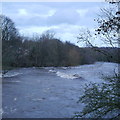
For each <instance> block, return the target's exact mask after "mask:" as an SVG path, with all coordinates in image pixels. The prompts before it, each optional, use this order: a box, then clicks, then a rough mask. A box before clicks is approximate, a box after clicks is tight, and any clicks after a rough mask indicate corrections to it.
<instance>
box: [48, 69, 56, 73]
mask: <svg viewBox="0 0 120 120" xmlns="http://www.w3.org/2000/svg"><path fill="white" fill-rule="evenodd" d="M49 72H51V73H56V72H57V71H56V70H52V69H51V70H49Z"/></svg>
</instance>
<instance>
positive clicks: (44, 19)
mask: <svg viewBox="0 0 120 120" xmlns="http://www.w3.org/2000/svg"><path fill="white" fill-rule="evenodd" d="M105 6H107V3H105V2H45V3H44V2H3V3H2V14H4V15H6V16H8V17H10V18H11V19H12V20H13V21H14V22H15V25H16V28H18V30H19V32H20V34H22V35H24V36H33V34H42V33H44V32H45V31H47V30H49V31H51V32H54V33H55V37H57V38H59V39H60V40H61V41H70V42H71V43H74V44H76V45H77V44H79V45H80V43H77V36H78V34H79V32H80V31H81V30H84V29H89V30H91V31H94V29H95V28H96V27H97V23H96V22H95V21H94V19H95V18H98V14H99V12H100V8H103V7H105ZM97 44H99V45H101V44H102V43H100V42H99V41H97Z"/></svg>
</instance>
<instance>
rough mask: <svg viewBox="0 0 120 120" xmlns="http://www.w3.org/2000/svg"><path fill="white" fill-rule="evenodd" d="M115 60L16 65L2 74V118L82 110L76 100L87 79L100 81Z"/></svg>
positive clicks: (65, 114)
mask: <svg viewBox="0 0 120 120" xmlns="http://www.w3.org/2000/svg"><path fill="white" fill-rule="evenodd" d="M116 67H117V64H115V63H95V64H92V65H82V66H78V67H43V68H34V67H33V68H19V69H15V70H11V71H9V72H8V73H6V74H5V75H4V77H3V80H2V82H3V84H2V85H3V86H2V87H3V91H2V96H3V101H2V106H3V111H2V112H3V118H65V117H67V118H70V117H73V115H74V113H75V112H78V111H80V110H82V108H83V106H84V105H83V104H82V103H79V104H78V103H77V101H78V100H79V97H80V96H81V95H82V94H83V93H84V85H85V84H86V83H89V82H99V83H100V82H103V80H102V79H101V74H103V73H104V74H106V75H108V74H111V73H112V72H113V71H114V69H116Z"/></svg>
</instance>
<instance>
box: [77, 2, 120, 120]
mask: <svg viewBox="0 0 120 120" xmlns="http://www.w3.org/2000/svg"><path fill="white" fill-rule="evenodd" d="M112 5H113V6H114V7H113V8H114V10H112V11H111V10H107V9H102V16H103V17H102V18H100V19H97V22H98V24H99V27H98V29H96V34H95V35H96V36H101V37H102V38H104V39H103V40H104V42H105V43H106V42H107V44H109V45H110V46H111V47H113V48H114V45H116V43H117V44H118V45H119V42H120V39H119V37H118V35H119V31H120V10H119V9H118V8H119V7H120V6H119V5H120V2H118V3H114V4H112ZM116 7H117V9H116ZM115 10H116V11H115ZM90 38H92V35H91V34H90V32H89V31H87V37H86V36H84V34H80V35H79V37H78V39H79V40H83V41H84V42H86V43H87V44H88V45H89V46H90V47H91V48H93V49H94V50H99V49H97V48H96V47H95V46H94V45H93V44H92V42H90ZM118 47H119V46H118ZM99 52H101V53H103V54H104V55H105V56H106V57H108V53H107V52H105V51H99ZM118 67H119V66H118ZM103 79H104V80H105V82H104V83H101V84H96V83H90V84H89V85H87V86H86V87H85V92H84V95H83V96H81V97H80V99H79V101H78V102H82V103H84V104H85V107H84V108H83V110H82V111H81V112H78V113H76V115H75V117H77V118H81V117H83V118H85V117H87V118H110V119H115V118H117V119H120V105H119V104H120V103H119V99H120V93H119V89H120V74H119V70H118V71H117V72H116V71H115V72H114V74H113V75H112V76H107V77H106V76H103Z"/></svg>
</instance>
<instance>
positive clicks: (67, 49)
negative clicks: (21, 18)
mask: <svg viewBox="0 0 120 120" xmlns="http://www.w3.org/2000/svg"><path fill="white" fill-rule="evenodd" d="M0 20H1V30H2V66H3V69H5V68H8V67H32V66H36V67H46V66H55V67H57V66H76V65H81V64H90V63H94V62H95V61H108V59H106V57H105V56H104V55H103V54H101V53H99V52H98V51H94V50H93V49H92V48H80V47H78V46H76V45H74V44H72V43H70V42H62V41H60V40H59V39H57V38H56V37H55V36H54V34H53V33H51V32H49V31H47V32H45V33H43V34H41V35H36V36H33V37H24V36H21V35H20V34H19V32H18V30H17V28H16V27H15V24H14V22H13V21H12V20H11V19H10V18H8V17H7V16H4V15H0ZM98 49H99V50H103V49H104V50H105V51H107V52H109V54H111V55H112V57H111V58H109V62H110V61H111V62H119V59H117V58H118V57H117V56H118V54H117V53H118V50H119V49H117V48H98Z"/></svg>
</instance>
